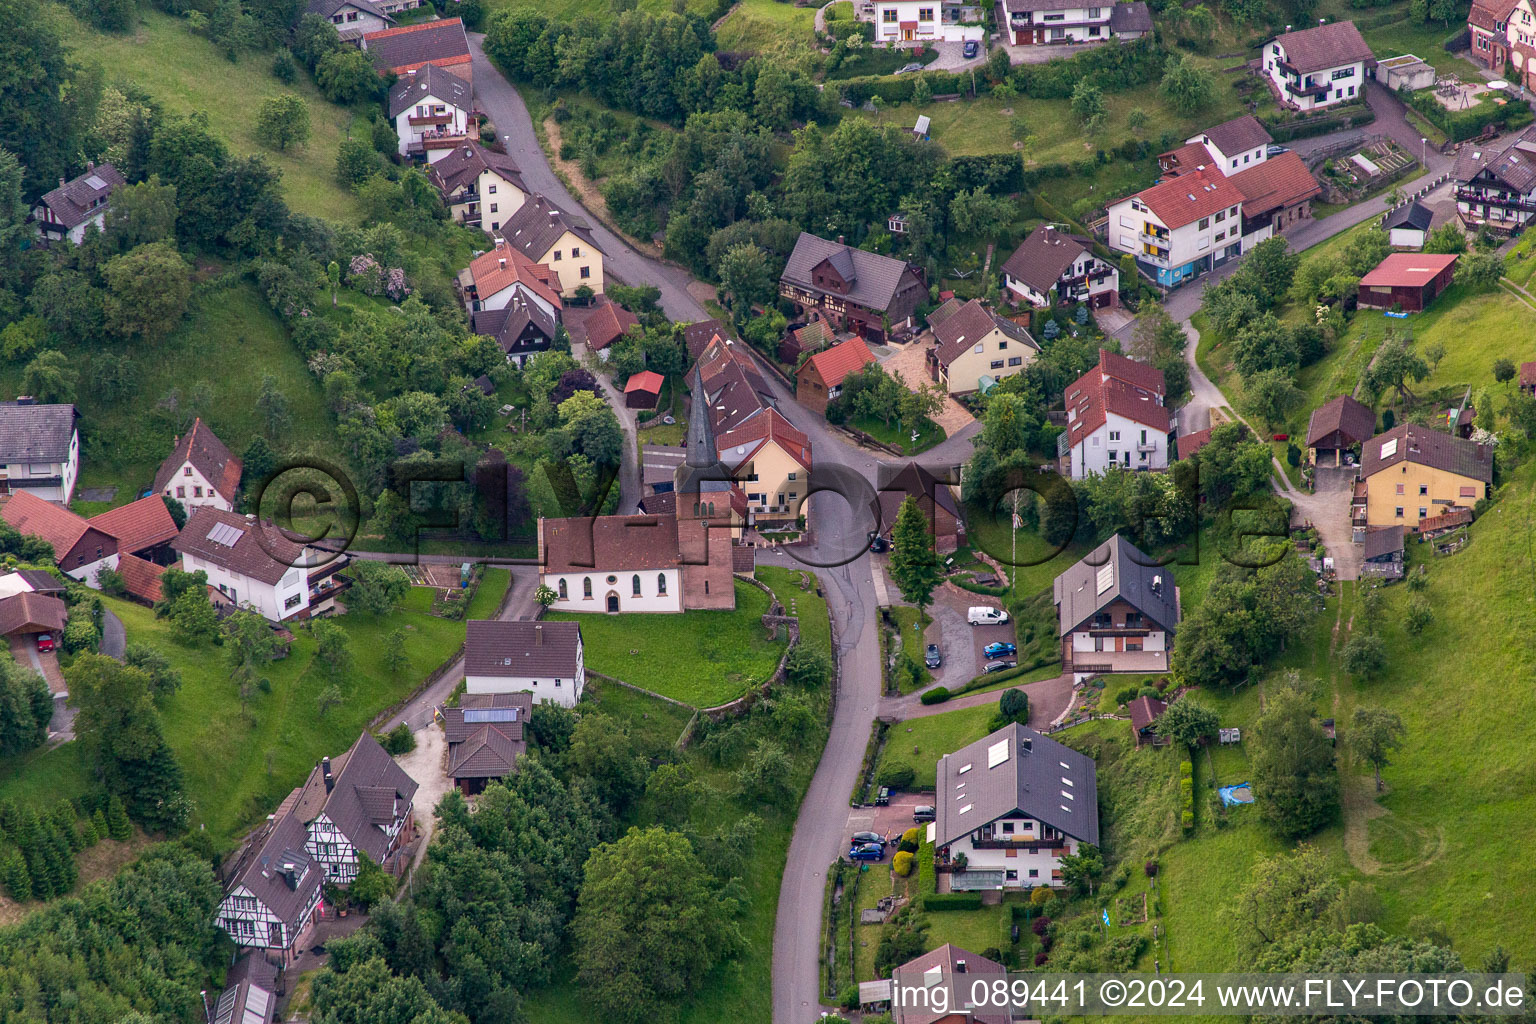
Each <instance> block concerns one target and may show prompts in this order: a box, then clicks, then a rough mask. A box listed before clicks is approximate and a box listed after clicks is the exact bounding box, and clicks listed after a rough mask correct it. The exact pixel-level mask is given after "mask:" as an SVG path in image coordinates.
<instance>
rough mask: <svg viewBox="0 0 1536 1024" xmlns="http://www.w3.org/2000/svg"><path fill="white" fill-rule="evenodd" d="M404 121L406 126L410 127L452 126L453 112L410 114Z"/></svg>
mask: <svg viewBox="0 0 1536 1024" xmlns="http://www.w3.org/2000/svg"><path fill="white" fill-rule="evenodd" d="M405 120H406V123H407V124H409V125H412V126H416V125H423V124H452V123H453V112H452V111H449V112H447V113H443V114H420V115H417V114H412V115H410V116H409V117H407V118H406V119H405Z"/></svg>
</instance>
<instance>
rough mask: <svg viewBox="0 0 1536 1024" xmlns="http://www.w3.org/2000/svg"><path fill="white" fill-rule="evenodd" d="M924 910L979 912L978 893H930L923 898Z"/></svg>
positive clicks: (979, 897)
mask: <svg viewBox="0 0 1536 1024" xmlns="http://www.w3.org/2000/svg"><path fill="white" fill-rule="evenodd" d="M923 909H924V910H980V909H981V893H979V892H930V893H928V894H927V895H926V896H924V897H923Z"/></svg>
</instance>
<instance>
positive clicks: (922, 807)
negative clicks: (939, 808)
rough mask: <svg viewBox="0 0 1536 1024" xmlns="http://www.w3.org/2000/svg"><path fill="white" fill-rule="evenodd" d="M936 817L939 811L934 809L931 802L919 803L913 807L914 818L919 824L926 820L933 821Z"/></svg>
mask: <svg viewBox="0 0 1536 1024" xmlns="http://www.w3.org/2000/svg"><path fill="white" fill-rule="evenodd" d="M936 817H938V812H936V811H935V810H934V809H933V806H932V805H931V804H919V805H918V806H917V807H914V808H912V820H913V821H914V822H916V823H917V824H919V825H921V824H922V823H923V822H925V821H932V820H933V819H934V818H936Z"/></svg>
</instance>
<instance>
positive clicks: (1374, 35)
mask: <svg viewBox="0 0 1536 1024" xmlns="http://www.w3.org/2000/svg"><path fill="white" fill-rule="evenodd" d="M1378 13H1382V12H1380V10H1379V9H1376V8H1373V9H1372V11H1371V14H1372V16H1375V15H1377V14H1378ZM1402 13H1403V17H1402V18H1401V19H1398V20H1396V21H1393V22H1391V23H1389V24H1386V25H1383V26H1381V27H1380V28H1367V29H1362V30H1361V32H1360V34H1361V35H1362V36H1364V37H1365V41H1366V43H1367V44H1368V45H1369V46H1370V48H1371V49H1372V50H1373V51H1374V52H1375V53H1376V55H1377V57H1378V58H1379V59H1381V60H1385V59H1387V58H1388V57H1400V56H1402V55H1403V54H1405V53H1411V54H1413V55H1414V56H1416V57H1420V58H1422V59H1423V60H1424V61H1425V63H1427V64H1430V65H1432V66H1433V67H1434V69H1435V70H1436V71H1438V72H1439V73H1440V74H1441V75H1457V76H1459V77H1460V78H1461V80H1462V81H1464V82H1475V81H1477V80H1478V79H1479V71H1478V68H1477V65H1475V64H1473V63H1472V62H1471V61H1469V60H1467V59H1466V58H1465V57H1458V56H1456V55H1455V54H1452V53H1448V52H1447V51H1446V49H1445V41H1446V40H1447V39H1449V38H1450V37H1451V36H1453V35H1455V34H1456V30H1457V29H1458V28H1464V27H1465V25H1462V24H1459V23H1458V21H1456V20H1453V21H1452V22H1451V23H1450V24H1448V25H1442V24H1440V23H1438V22H1433V21H1431V22H1423V21H1421V22H1414V21H1412V20H1410V19H1409V17H1408V5H1407V4H1404V5H1402Z"/></svg>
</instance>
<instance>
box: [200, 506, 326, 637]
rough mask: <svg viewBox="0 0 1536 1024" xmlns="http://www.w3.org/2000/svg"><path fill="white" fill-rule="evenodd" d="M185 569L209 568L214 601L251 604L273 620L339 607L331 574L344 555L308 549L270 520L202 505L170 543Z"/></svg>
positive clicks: (228, 604)
mask: <svg viewBox="0 0 1536 1024" xmlns="http://www.w3.org/2000/svg"><path fill="white" fill-rule="evenodd" d="M171 547H172V548H174V549H175V550H176V551H178V552H180V553H181V558H182V563H183V568H184V569H185V570H186V571H187V572H198V571H201V572H206V573H207V574H208V585H209V587H210V589H211V590H213V591H217V592H218V595H219V597H218V598H215V599H214V603H215V604H216V605H222V606H234V607H247V606H248V607H250V608H253V609H255V610H256V611H258V612H260V613H261V614H262V615H264V616H265V617H266V618H267V619H269V620H270V621H272V622H282V621H285V620H287V619H307V618H310V617H312V616H315V615H320V614H323V613H325V612H327V611H330V610H331V609H333V608H334V607H335V598H336V594H337V593H339V592H340V591H339V589H338V588H336V586H335V585H334V581H333V579H332V576H333V574H334V573H335V572H336V570H337V569H339V568H341V567H342V566H344V565H345V564H346V561H345V559H344V558H337V557H335V556H333V555H330V554H329V553H321V552H317V551H315V550H313V549H308V548H305V547H304V546H303V545H301V544H299V543H297V542H295V541H293V540H291V539H290V538H288V537H287V536H285V535H284V534H283V532H282V531H281V530H279V529H278V528H277V527H276V526H274V525H273V524H272V523H270V522H268V521H267V520H264V519H256V518H255V517H254V516H250V517H247V516H241V515H236V514H235V513H233V512H226V511H224V510H223V509H220V508H215V507H214V506H212V505H203V506H200V507H199V508H196V509H194V510H193V511H192V515H191V516H190V517H188V519H187V524H186V526H184V527H182V530H181V534H180V536H178V537H177V538H176V540H175V542H174V543H173V544H172V545H171Z"/></svg>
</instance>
